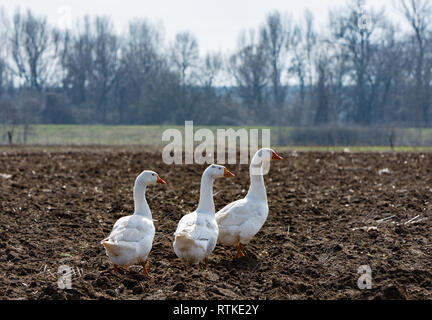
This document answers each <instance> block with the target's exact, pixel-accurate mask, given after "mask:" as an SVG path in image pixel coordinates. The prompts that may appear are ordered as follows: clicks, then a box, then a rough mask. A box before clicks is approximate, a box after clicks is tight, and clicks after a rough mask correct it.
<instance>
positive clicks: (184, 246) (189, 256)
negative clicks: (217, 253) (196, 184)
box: [173, 165, 234, 269]
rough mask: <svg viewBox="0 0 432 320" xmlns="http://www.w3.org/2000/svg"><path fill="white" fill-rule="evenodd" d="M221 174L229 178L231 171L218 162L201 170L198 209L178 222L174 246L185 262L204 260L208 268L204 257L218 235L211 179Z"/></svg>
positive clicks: (210, 249) (191, 263)
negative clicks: (202, 171)
mask: <svg viewBox="0 0 432 320" xmlns="http://www.w3.org/2000/svg"><path fill="white" fill-rule="evenodd" d="M222 176H226V177H232V176H234V174H232V173H231V172H230V171H228V170H227V169H226V168H225V167H223V166H219V165H210V166H209V167H208V168H207V169H206V170H205V171H204V173H203V175H202V178H201V189H200V199H199V204H198V208H197V209H196V210H195V211H194V212H192V213H189V214H187V215H184V216H183V217H182V218H181V219H180V221H179V223H178V226H177V230H176V232H175V233H174V235H175V239H174V243H173V247H174V252H175V254H176V255H177V257H179V258H180V260H182V261H183V262H184V263H186V264H189V265H193V264H198V263H199V262H200V261H202V260H204V261H205V265H206V269H208V260H207V257H208V256H209V255H210V254H211V253H212V252H213V250H214V248H215V246H216V242H217V238H218V225H217V223H216V219H215V207H214V202H213V181H214V179H215V178H217V177H222Z"/></svg>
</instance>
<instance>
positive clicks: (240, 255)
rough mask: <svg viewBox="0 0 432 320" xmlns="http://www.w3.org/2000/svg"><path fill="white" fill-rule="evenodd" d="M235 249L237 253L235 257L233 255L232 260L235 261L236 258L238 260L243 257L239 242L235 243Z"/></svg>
mask: <svg viewBox="0 0 432 320" xmlns="http://www.w3.org/2000/svg"><path fill="white" fill-rule="evenodd" d="M236 247H237V253H236V255H235V257H234V258H235V259H237V258H240V257H244V256H245V254H244V253H243V251H242V248H241V244H240V242H238V243H237V245H236Z"/></svg>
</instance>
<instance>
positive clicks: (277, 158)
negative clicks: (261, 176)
mask: <svg viewBox="0 0 432 320" xmlns="http://www.w3.org/2000/svg"><path fill="white" fill-rule="evenodd" d="M282 159H283V158H282V157H281V156H280V155H278V154H277V153H276V152H273V154H272V160H282Z"/></svg>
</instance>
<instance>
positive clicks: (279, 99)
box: [261, 11, 291, 108]
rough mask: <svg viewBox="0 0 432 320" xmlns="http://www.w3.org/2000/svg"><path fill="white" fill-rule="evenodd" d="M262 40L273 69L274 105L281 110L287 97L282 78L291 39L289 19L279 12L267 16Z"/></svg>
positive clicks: (271, 77)
mask: <svg viewBox="0 0 432 320" xmlns="http://www.w3.org/2000/svg"><path fill="white" fill-rule="evenodd" d="M261 38H262V39H261V41H262V45H263V47H264V48H265V50H266V51H267V57H268V59H269V65H270V68H271V74H270V83H271V86H272V91H273V103H274V104H275V105H276V106H277V107H279V108H280V107H281V106H282V105H283V103H284V102H285V97H286V87H284V86H283V85H282V76H283V71H284V70H285V67H286V66H285V61H286V53H287V49H288V46H289V42H290V38H291V26H290V24H289V20H288V18H286V17H285V19H284V18H282V16H281V14H280V12H279V11H275V12H273V13H270V14H269V15H267V19H266V23H265V24H264V25H263V26H262V27H261Z"/></svg>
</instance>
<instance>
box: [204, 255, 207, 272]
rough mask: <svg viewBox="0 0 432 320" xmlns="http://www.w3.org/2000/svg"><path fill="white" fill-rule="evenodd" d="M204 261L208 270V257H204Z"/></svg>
mask: <svg viewBox="0 0 432 320" xmlns="http://www.w3.org/2000/svg"><path fill="white" fill-rule="evenodd" d="M204 262H205V268H206V270H207V271H208V259H207V257H205V258H204Z"/></svg>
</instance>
